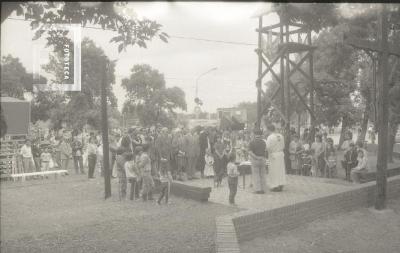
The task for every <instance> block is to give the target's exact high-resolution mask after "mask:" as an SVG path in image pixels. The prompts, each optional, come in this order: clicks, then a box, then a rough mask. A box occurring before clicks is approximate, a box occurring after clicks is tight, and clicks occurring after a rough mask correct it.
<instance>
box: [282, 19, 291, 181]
mask: <svg viewBox="0 0 400 253" xmlns="http://www.w3.org/2000/svg"><path fill="white" fill-rule="evenodd" d="M285 28H286V42H287V43H288V42H289V38H290V35H289V25H288V24H286V25H285ZM289 57H290V54H289V52H287V53H286V54H285V58H286V68H285V76H286V78H285V80H284V82H283V86H284V91H285V96H284V97H285V100H284V103H285V116H286V119H287V121H286V122H285V152H284V153H285V167H286V173H289V172H290V169H291V163H290V157H289V144H290V88H289V82H290V80H289V73H290V62H289V60H290V58H289Z"/></svg>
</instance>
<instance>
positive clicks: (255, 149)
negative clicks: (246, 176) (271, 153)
mask: <svg viewBox="0 0 400 253" xmlns="http://www.w3.org/2000/svg"><path fill="white" fill-rule="evenodd" d="M249 158H250V162H251V177H252V180H251V181H252V184H253V188H254V190H255V191H254V193H256V194H264V193H265V190H266V188H267V185H266V173H267V171H266V144H265V141H264V140H263V139H262V131H261V130H260V129H257V128H256V129H255V130H254V139H253V140H252V141H251V142H250V144H249Z"/></svg>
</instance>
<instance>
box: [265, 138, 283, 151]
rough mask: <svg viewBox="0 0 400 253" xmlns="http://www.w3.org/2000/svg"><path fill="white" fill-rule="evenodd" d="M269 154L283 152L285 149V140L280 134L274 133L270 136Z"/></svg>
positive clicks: (267, 143) (267, 142)
mask: <svg viewBox="0 0 400 253" xmlns="http://www.w3.org/2000/svg"><path fill="white" fill-rule="evenodd" d="M266 145H267V151H268V153H275V152H282V151H283V149H284V148H285V140H284V138H283V136H282V135H281V134H279V133H272V134H270V135H269V136H268V138H267V141H266Z"/></svg>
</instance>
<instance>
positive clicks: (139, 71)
mask: <svg viewBox="0 0 400 253" xmlns="http://www.w3.org/2000/svg"><path fill="white" fill-rule="evenodd" d="M121 86H122V87H123V88H124V89H125V90H126V91H127V99H128V100H127V102H126V103H125V104H124V109H123V112H127V111H129V110H130V111H132V110H134V111H135V112H136V113H137V115H138V116H139V119H140V122H141V123H142V124H143V125H155V124H158V123H160V124H163V125H166V126H171V125H173V121H172V120H171V119H173V118H176V115H175V110H176V109H181V110H186V109H187V105H186V100H185V93H184V92H183V90H182V89H180V88H178V87H166V85H165V79H164V75H163V74H161V73H159V72H158V70H156V69H153V68H152V67H151V66H149V65H147V64H141V65H134V66H133V68H132V69H131V75H130V77H129V78H124V79H123V80H122V82H121Z"/></svg>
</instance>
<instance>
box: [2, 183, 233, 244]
mask: <svg viewBox="0 0 400 253" xmlns="http://www.w3.org/2000/svg"><path fill="white" fill-rule="evenodd" d="M103 187H104V186H103V181H102V180H101V179H100V178H96V179H95V180H88V179H86V178H85V177H84V176H75V175H71V176H68V177H63V178H61V179H58V180H54V179H47V180H43V181H42V180H34V181H29V182H25V183H18V182H15V183H13V182H5V183H2V184H1V252H213V251H214V230H215V217H216V216H218V215H224V214H227V213H230V212H235V211H237V210H236V209H235V208H233V207H228V206H223V205H218V204H212V203H199V202H195V201H191V200H186V199H182V198H175V197H171V203H170V204H168V205H165V204H163V205H161V206H159V205H157V204H156V202H155V201H149V202H142V201H140V200H138V201H130V200H127V201H123V202H121V201H119V200H118V194H117V181H116V179H113V182H112V190H113V197H112V198H111V199H108V200H104V199H103V198H102V197H103V189H104V188H103ZM155 197H156V196H155Z"/></svg>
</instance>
